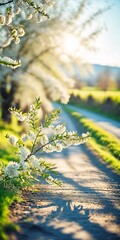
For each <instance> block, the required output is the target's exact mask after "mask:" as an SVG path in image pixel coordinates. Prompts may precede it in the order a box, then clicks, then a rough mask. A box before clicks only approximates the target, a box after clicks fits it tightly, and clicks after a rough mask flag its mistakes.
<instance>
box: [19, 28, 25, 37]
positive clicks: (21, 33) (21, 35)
mask: <svg viewBox="0 0 120 240" xmlns="http://www.w3.org/2000/svg"><path fill="white" fill-rule="evenodd" d="M24 35H25V30H24V29H23V28H22V27H19V28H18V36H20V37H23V36H24Z"/></svg>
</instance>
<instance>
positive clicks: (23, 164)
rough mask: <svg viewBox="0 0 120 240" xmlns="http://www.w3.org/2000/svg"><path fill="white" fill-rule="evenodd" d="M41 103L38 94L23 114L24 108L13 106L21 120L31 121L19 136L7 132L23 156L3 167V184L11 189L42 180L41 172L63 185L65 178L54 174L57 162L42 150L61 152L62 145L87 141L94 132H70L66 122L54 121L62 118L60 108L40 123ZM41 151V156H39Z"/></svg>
mask: <svg viewBox="0 0 120 240" xmlns="http://www.w3.org/2000/svg"><path fill="white" fill-rule="evenodd" d="M40 107H41V102H40V99H39V98H37V99H36V100H35V102H34V103H33V105H31V106H30V109H29V111H28V113H24V114H23V113H22V111H21V110H20V109H19V110H17V109H15V108H11V109H10V111H11V113H13V114H14V115H15V116H16V117H17V119H18V120H19V121H25V122H26V123H27V125H28V127H29V130H28V132H27V133H26V134H24V135H22V136H21V137H20V138H19V139H18V138H17V137H16V136H14V135H11V136H9V135H8V134H7V135H6V137H7V138H8V140H9V142H10V143H11V145H13V146H15V147H16V148H17V149H18V151H17V155H18V156H19V161H18V162H13V161H11V162H9V163H8V165H7V166H5V165H2V166H1V167H0V184H3V186H4V187H5V188H8V189H9V190H11V189H12V190H13V189H15V191H17V190H18V189H20V188H24V187H27V186H31V185H32V184H34V183H35V181H39V180H38V178H37V177H36V176H38V175H39V177H40V179H41V180H46V181H47V182H48V183H50V184H57V185H58V186H61V181H59V180H58V179H56V178H53V176H52V175H53V174H56V171H55V170H54V168H55V166H54V165H53V164H51V163H47V162H46V161H44V160H43V159H42V158H40V154H41V151H44V152H47V153H50V152H54V151H56V152H61V151H62V149H64V148H67V147H69V146H71V145H79V144H82V143H84V142H86V141H87V140H88V138H89V136H90V134H89V133H88V132H87V133H84V134H82V135H81V136H79V135H78V134H77V132H74V131H72V132H71V131H70V132H68V131H67V130H66V126H65V124H59V125H57V126H56V125H53V123H54V121H55V120H56V119H58V115H59V113H60V109H56V110H54V111H53V112H52V113H51V114H50V115H49V116H46V117H45V122H44V124H43V125H42V124H41V125H40V124H39V117H38V115H39V109H40ZM27 129H28V128H27ZM28 141H29V145H28ZM38 144H40V147H38ZM28 146H29V147H28ZM35 148H36V149H35ZM38 152H39V157H37V156H36V153H38Z"/></svg>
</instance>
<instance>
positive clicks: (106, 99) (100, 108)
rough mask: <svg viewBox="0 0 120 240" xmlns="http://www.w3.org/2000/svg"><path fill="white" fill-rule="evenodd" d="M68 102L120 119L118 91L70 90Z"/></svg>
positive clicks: (119, 95)
mask: <svg viewBox="0 0 120 240" xmlns="http://www.w3.org/2000/svg"><path fill="white" fill-rule="evenodd" d="M70 94H71V98H70V103H71V104H73V105H77V106H79V107H81V108H86V109H88V110H90V111H93V112H96V113H98V114H102V115H104V116H107V117H110V118H112V119H114V120H118V121H119V120H120V116H119V115H120V114H119V113H120V91H106V92H105V91H98V90H96V91H85V90H84V91H81V90H78V89H73V90H71V92H70Z"/></svg>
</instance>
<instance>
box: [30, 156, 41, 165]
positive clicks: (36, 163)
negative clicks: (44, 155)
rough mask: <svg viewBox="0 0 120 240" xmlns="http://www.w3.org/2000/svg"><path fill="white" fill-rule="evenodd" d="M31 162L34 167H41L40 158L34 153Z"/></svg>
mask: <svg viewBox="0 0 120 240" xmlns="http://www.w3.org/2000/svg"><path fill="white" fill-rule="evenodd" d="M29 163H30V164H31V166H32V168H39V167H40V160H39V159H38V158H37V157H36V156H34V155H33V156H31V157H30V158H29Z"/></svg>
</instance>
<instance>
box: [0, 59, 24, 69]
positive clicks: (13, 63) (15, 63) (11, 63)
mask: <svg viewBox="0 0 120 240" xmlns="http://www.w3.org/2000/svg"><path fill="white" fill-rule="evenodd" d="M0 64H3V65H5V66H8V67H11V68H13V69H15V68H17V67H20V66H21V61H20V60H19V61H16V60H13V59H11V58H9V57H0Z"/></svg>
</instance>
